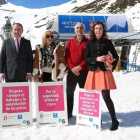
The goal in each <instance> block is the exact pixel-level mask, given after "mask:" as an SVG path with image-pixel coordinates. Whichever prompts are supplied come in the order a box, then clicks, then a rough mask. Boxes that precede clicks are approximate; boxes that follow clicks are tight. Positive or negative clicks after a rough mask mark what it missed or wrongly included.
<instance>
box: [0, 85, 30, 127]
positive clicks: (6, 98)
mask: <svg viewBox="0 0 140 140" xmlns="http://www.w3.org/2000/svg"><path fill="white" fill-rule="evenodd" d="M32 124H33V122H32V87H31V83H30V82H21V83H1V84H0V127H1V128H9V127H10V128H11V127H27V126H31V125H32Z"/></svg>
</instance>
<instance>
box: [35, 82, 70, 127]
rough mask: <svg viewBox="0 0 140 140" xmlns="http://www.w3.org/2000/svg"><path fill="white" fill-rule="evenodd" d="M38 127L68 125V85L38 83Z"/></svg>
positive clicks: (63, 83) (62, 83)
mask: <svg viewBox="0 0 140 140" xmlns="http://www.w3.org/2000/svg"><path fill="white" fill-rule="evenodd" d="M35 87H36V102H37V111H36V113H37V114H36V116H37V126H42V125H51V126H56V125H58V124H61V125H68V117H67V103H66V83H65V82H43V83H36V84H35Z"/></svg>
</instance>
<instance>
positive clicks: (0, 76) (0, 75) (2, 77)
mask: <svg viewBox="0 0 140 140" xmlns="http://www.w3.org/2000/svg"><path fill="white" fill-rule="evenodd" d="M4 79H5V75H3V74H0V82H2V81H4Z"/></svg>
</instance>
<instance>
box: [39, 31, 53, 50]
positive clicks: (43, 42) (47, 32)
mask: <svg viewBox="0 0 140 140" xmlns="http://www.w3.org/2000/svg"><path fill="white" fill-rule="evenodd" d="M50 33H51V34H52V35H53V32H52V31H46V32H44V34H43V35H42V44H41V48H44V46H46V43H47V41H46V36H47V35H49V34H50ZM53 43H54V39H53V42H52V44H53Z"/></svg>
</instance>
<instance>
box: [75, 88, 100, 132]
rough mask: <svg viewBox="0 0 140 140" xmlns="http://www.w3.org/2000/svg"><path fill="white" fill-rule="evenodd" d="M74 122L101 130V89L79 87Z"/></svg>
mask: <svg viewBox="0 0 140 140" xmlns="http://www.w3.org/2000/svg"><path fill="white" fill-rule="evenodd" d="M76 124H77V125H81V126H86V127H91V128H93V129H94V130H99V131H100V130H101V91H97V90H85V89H79V93H78V113H77V119H76Z"/></svg>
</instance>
